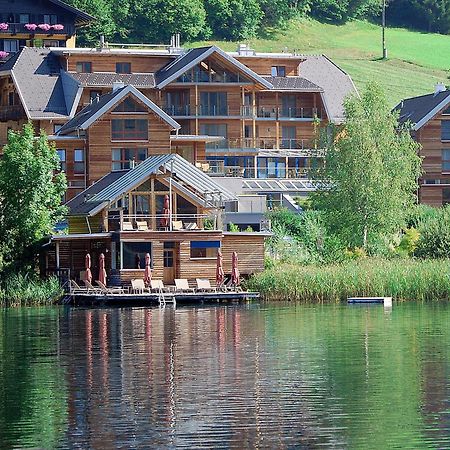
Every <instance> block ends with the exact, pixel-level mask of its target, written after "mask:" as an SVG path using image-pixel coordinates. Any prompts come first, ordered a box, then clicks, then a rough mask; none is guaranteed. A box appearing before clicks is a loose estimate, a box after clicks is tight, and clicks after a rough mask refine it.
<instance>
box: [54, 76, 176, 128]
mask: <svg viewBox="0 0 450 450" xmlns="http://www.w3.org/2000/svg"><path fill="white" fill-rule="evenodd" d="M128 94H132V95H133V96H134V97H136V98H138V99H139V100H140V101H141V102H142V103H144V105H146V106H147V107H148V108H149V109H151V110H152V111H153V112H154V113H155V114H157V115H158V116H159V117H161V119H162V120H164V121H165V122H167V123H168V124H169V125H170V126H171V127H172V128H173V129H175V130H178V129H179V128H180V125H179V123H178V122H176V121H175V120H173V119H172V118H171V117H170V116H169V115H168V114H166V113H165V112H164V111H163V110H162V109H161V108H159V107H158V106H156V105H155V104H154V103H153V102H152V101H151V100H150V99H149V98H148V97H146V96H145V95H144V94H142V92H140V91H139V90H137V89H136V88H135V87H134V86H132V85H128V86H124V87H122V88H119V89H116V90H115V91H111V92H109V93H108V94H105V95H102V96H101V97H100V98H99V99H98V101H94V102H92V103H91V104H90V105H88V106H86V107H85V108H83V109H82V110H81V111H80V112H79V113H78V114H77V115H76V116H75V117H74V118H73V119H71V120H69V121H68V122H67V123H66V124H64V125H63V127H61V129H60V130H59V131H58V133H57V135H65V134H69V133H72V132H74V131H76V130H86V129H87V128H89V127H90V126H91V125H92V124H93V123H94V122H95V121H96V120H97V119H98V118H99V117H101V116H102V115H103V114H105V113H106V112H108V111H109V110H110V109H111V108H112V107H113V106H114V105H116V104H117V103H119V102H120V101H121V100H122V99H124V98H125V97H126V96H127V95H128Z"/></svg>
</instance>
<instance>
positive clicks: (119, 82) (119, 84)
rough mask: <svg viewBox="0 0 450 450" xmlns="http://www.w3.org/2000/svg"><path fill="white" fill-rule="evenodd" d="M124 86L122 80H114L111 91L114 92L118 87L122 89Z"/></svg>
mask: <svg viewBox="0 0 450 450" xmlns="http://www.w3.org/2000/svg"><path fill="white" fill-rule="evenodd" d="M123 87H125V83H124V82H123V81H114V83H113V85H112V90H113V92H116V91H117V90H118V89H122V88H123Z"/></svg>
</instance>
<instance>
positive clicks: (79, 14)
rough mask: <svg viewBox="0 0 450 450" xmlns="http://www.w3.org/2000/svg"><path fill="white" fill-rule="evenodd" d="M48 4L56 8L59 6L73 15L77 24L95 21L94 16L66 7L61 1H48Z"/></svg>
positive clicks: (72, 7) (69, 6)
mask: <svg viewBox="0 0 450 450" xmlns="http://www.w3.org/2000/svg"><path fill="white" fill-rule="evenodd" d="M49 1H50V3H53V4H55V5H57V6H60V7H61V8H63V9H65V10H66V11H69V12H71V13H73V14H74V15H75V17H76V18H77V19H78V20H77V23H79V24H81V23H85V22H90V21H91V20H95V17H94V16H91V15H90V14H88V13H85V12H84V11H81V9H78V8H75V7H74V6H71V5H68V4H67V3H65V2H63V1H61V0H49Z"/></svg>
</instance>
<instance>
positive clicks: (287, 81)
mask: <svg viewBox="0 0 450 450" xmlns="http://www.w3.org/2000/svg"><path fill="white" fill-rule="evenodd" d="M263 78H264V79H265V80H267V81H268V82H269V83H270V84H272V86H273V89H275V90H284V89H286V90H291V91H292V90H295V91H315V92H321V91H323V89H322V88H321V87H320V86H317V84H314V83H312V82H311V81H309V80H307V79H306V78H303V77H263Z"/></svg>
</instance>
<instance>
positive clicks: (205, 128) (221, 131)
mask: <svg viewBox="0 0 450 450" xmlns="http://www.w3.org/2000/svg"><path fill="white" fill-rule="evenodd" d="M200 134H204V135H207V136H221V137H223V138H224V140H223V141H220V142H210V143H207V144H206V148H209V149H210V148H226V146H227V125H226V124H220V123H204V124H200Z"/></svg>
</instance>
